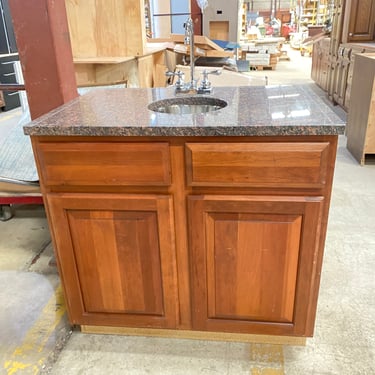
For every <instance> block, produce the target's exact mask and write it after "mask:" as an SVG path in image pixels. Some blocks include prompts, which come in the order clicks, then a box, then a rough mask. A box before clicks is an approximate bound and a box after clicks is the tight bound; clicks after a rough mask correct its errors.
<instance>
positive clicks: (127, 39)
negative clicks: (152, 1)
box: [66, 0, 146, 58]
mask: <svg viewBox="0 0 375 375" xmlns="http://www.w3.org/2000/svg"><path fill="white" fill-rule="evenodd" d="M66 5H67V16H68V22H69V31H70V38H71V43H72V50H73V56H74V57H76V58H83V57H103V56H107V57H111V56H142V55H143V54H144V48H145V43H146V34H145V33H146V31H145V27H144V23H145V20H144V6H143V1H142V0H127V1H124V0H112V1H107V0H87V1H79V2H77V1H76V0H66Z"/></svg>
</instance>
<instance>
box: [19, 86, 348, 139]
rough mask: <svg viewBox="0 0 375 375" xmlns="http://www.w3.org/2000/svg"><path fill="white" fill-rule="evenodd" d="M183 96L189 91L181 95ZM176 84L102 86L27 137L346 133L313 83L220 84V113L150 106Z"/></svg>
mask: <svg viewBox="0 0 375 375" xmlns="http://www.w3.org/2000/svg"><path fill="white" fill-rule="evenodd" d="M178 95H179V96H181V95H182V96H183V95H185V94H178ZM174 96H175V94H174V89H173V88H167V89H164V88H161V89H130V88H128V89H98V90H94V91H91V92H89V93H88V94H85V95H83V96H81V97H79V98H77V99H75V100H73V101H71V102H69V103H67V104H65V105H63V106H61V107H59V108H57V109H55V110H54V111H52V112H50V113H48V114H46V115H44V116H42V117H40V118H39V119H37V120H35V121H33V122H31V123H30V124H27V125H26V126H25V127H24V132H25V134H28V135H56V136H58V135H64V136H70V135H71V136H73V135H84V136H87V135H89V136H241V135H249V136H252V135H258V136H272V135H329V134H343V133H344V129H345V122H344V121H343V120H342V119H340V117H339V116H338V115H337V114H336V113H335V112H334V111H333V110H332V106H331V105H330V104H329V103H328V101H327V100H325V99H324V95H322V93H321V92H320V91H319V89H317V87H316V86H315V84H307V85H293V86H289V85H285V86H284V85H283V86H265V87H264V86H259V87H257V86H251V87H217V88H214V91H213V93H212V94H210V95H209V96H213V97H215V98H219V99H222V100H225V101H226V102H227V103H228V105H227V106H226V107H225V108H222V109H220V110H218V111H214V112H208V113H201V114H184V115H173V114H166V113H157V112H153V111H151V110H149V109H147V106H148V105H149V104H150V103H152V102H154V101H156V100H160V99H165V98H170V97H174Z"/></svg>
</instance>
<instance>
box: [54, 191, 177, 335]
mask: <svg viewBox="0 0 375 375" xmlns="http://www.w3.org/2000/svg"><path fill="white" fill-rule="evenodd" d="M47 200H48V204H49V208H50V214H51V216H52V221H53V222H55V223H56V224H57V227H58V228H59V231H58V232H56V233H55V240H56V243H57V249H58V260H59V263H60V266H61V273H62V277H63V278H64V280H65V286H66V288H67V289H68V290H67V295H68V296H69V298H70V300H68V307H69V312H70V317H71V320H72V322H73V323H76V324H86V325H90V324H99V325H100V324H101V325H118V326H137V327H142V326H144V327H169V328H173V327H175V325H176V305H177V302H176V301H177V296H176V294H177V292H176V274H175V272H176V270H175V247H174V229H173V216H172V209H171V205H172V199H171V197H169V196H161V195H119V194H104V195H100V194H85V195H82V196H81V195H80V194H49V195H48V198H47Z"/></svg>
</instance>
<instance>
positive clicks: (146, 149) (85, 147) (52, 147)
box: [37, 142, 171, 186]
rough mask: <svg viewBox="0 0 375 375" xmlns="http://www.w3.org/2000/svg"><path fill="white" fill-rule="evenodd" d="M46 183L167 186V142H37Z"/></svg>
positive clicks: (168, 164)
mask: <svg viewBox="0 0 375 375" xmlns="http://www.w3.org/2000/svg"><path fill="white" fill-rule="evenodd" d="M37 152H38V158H39V163H40V166H41V178H42V179H43V182H44V183H45V184H46V185H95V186H109V185H113V186H129V185H130V186H131V185H132V186H135V185H142V186H145V185H146V186H153V185H154V186H166V185H170V183H171V168H170V154H169V144H168V143H167V142H161V143H115V142H114V143H111V142H100V143H99V142H74V143H69V142H66V143H55V142H46V143H40V144H39V147H38V150H37Z"/></svg>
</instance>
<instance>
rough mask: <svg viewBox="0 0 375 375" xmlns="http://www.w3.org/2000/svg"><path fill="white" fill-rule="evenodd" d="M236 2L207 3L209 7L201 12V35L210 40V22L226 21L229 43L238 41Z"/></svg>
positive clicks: (236, 0) (218, 0) (220, 0)
mask: <svg viewBox="0 0 375 375" xmlns="http://www.w3.org/2000/svg"><path fill="white" fill-rule="evenodd" d="M238 14H239V1H238V0H231V1H230V0H215V1H212V0H211V1H209V5H208V7H207V8H206V9H204V11H203V35H205V36H207V37H208V38H210V21H228V22H229V35H228V40H229V41H230V42H236V41H237V40H238Z"/></svg>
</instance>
